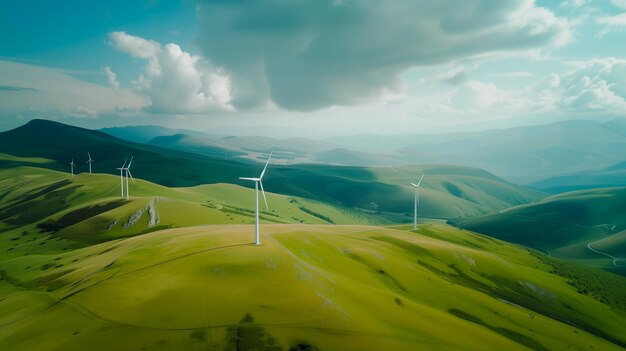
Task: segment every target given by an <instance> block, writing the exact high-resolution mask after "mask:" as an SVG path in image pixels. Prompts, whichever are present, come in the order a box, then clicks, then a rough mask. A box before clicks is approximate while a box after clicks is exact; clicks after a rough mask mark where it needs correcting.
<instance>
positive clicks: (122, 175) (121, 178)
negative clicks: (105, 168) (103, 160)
mask: <svg viewBox="0 0 626 351" xmlns="http://www.w3.org/2000/svg"><path fill="white" fill-rule="evenodd" d="M126 160H127V159H126ZM126 160H124V164H123V165H122V167H120V168H116V169H117V170H119V171H120V188H121V189H122V199H123V198H124V170H125V169H126V168H125V167H126Z"/></svg>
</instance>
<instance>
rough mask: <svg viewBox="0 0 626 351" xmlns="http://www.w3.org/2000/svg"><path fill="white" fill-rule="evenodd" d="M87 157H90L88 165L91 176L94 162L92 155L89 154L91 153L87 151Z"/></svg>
mask: <svg viewBox="0 0 626 351" xmlns="http://www.w3.org/2000/svg"><path fill="white" fill-rule="evenodd" d="M87 156H89V160H87V164H89V174H91V164H92V163H93V160H92V159H91V154H90V153H89V151H87Z"/></svg>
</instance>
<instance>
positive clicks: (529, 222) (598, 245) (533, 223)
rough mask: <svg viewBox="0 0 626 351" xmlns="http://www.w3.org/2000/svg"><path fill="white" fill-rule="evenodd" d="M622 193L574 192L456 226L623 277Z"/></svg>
mask: <svg viewBox="0 0 626 351" xmlns="http://www.w3.org/2000/svg"><path fill="white" fill-rule="evenodd" d="M625 206H626V188H624V187H616V188H602V189H590V190H580V191H574V192H569V193H563V194H559V195H554V196H551V197H548V198H546V199H543V200H541V201H539V202H536V203H532V204H527V205H522V206H517V207H513V208H510V209H506V210H504V211H500V212H498V213H493V214H489V215H485V216H478V217H474V218H469V219H464V220H461V221H459V222H458V225H460V226H461V227H463V228H467V229H469V230H473V231H476V232H480V233H485V234H488V235H491V236H493V237H496V238H499V239H502V240H506V241H510V242H516V243H520V244H522V245H526V246H529V247H534V248H537V249H539V250H542V251H543V252H545V253H548V254H550V255H552V256H554V257H558V258H562V259H567V260H571V261H575V262H579V263H582V264H585V265H588V266H592V267H598V268H602V269H606V270H609V271H612V272H615V273H618V274H622V275H626V255H625V254H624V253H625V252H626V250H625V249H626V234H625V232H624V230H626V217H624V215H623V209H624V208H625Z"/></svg>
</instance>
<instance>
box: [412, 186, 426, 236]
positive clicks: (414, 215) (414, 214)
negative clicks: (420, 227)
mask: <svg viewBox="0 0 626 351" xmlns="http://www.w3.org/2000/svg"><path fill="white" fill-rule="evenodd" d="M422 180H424V175H423V174H422V177H421V178H420V180H419V182H417V184H415V183H413V182H409V183H410V184H411V185H413V187H415V207H414V209H413V230H416V229H417V210H418V208H419V205H420V184H422Z"/></svg>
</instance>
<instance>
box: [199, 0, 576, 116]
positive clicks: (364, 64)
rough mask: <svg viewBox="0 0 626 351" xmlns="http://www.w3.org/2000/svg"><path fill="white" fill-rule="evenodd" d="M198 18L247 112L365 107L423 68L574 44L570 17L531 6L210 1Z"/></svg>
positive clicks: (526, 0) (523, 0) (203, 40)
mask: <svg viewBox="0 0 626 351" xmlns="http://www.w3.org/2000/svg"><path fill="white" fill-rule="evenodd" d="M197 16H198V20H199V24H200V25H199V27H200V34H199V36H198V39H197V42H198V44H199V45H200V47H201V49H202V52H203V54H204V56H205V57H206V58H208V59H209V60H210V61H211V62H213V63H214V64H216V65H219V66H221V67H224V68H225V69H226V70H227V72H228V74H229V75H230V77H231V79H232V82H233V89H234V104H235V106H236V107H238V108H243V109H245V108H250V107H254V106H259V105H262V104H265V103H267V102H268V101H273V102H274V103H276V104H277V105H278V106H280V107H282V108H285V109H290V110H300V111H309V110H316V109H320V108H324V107H327V106H331V105H350V104H357V103H360V102H362V101H364V100H367V99H370V98H375V97H376V96H378V95H379V94H381V92H384V91H396V90H397V89H398V88H399V86H400V84H399V79H398V77H399V75H400V74H401V73H402V72H404V71H406V70H407V69H409V68H411V67H414V66H422V65H437V64H441V63H445V62H450V61H453V60H458V59H463V58H467V57H475V56H478V55H482V54H492V53H500V52H510V51H519V50H529V49H543V48H546V47H552V46H556V45H559V44H561V43H563V42H565V41H567V40H568V38H569V28H568V23H567V21H566V20H564V19H560V18H557V17H555V16H554V14H553V13H551V12H550V11H548V10H546V9H543V8H538V7H536V6H535V5H534V2H533V1H532V0H502V1H492V0H465V1H456V0H441V1H431V0H428V1H426V0H381V1H367V0H362V1H349V0H345V1H338V0H335V1H331V0H296V1H294V0H262V1H260V0H259V1H244V0H239V1H233V0H224V1H209V0H204V1H199V5H198V9H197Z"/></svg>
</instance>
